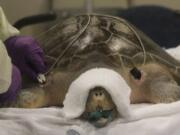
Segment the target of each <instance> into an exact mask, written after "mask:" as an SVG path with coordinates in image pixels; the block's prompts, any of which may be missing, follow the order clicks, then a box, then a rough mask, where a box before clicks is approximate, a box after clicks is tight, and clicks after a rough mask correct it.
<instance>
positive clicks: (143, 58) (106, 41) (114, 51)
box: [40, 14, 180, 78]
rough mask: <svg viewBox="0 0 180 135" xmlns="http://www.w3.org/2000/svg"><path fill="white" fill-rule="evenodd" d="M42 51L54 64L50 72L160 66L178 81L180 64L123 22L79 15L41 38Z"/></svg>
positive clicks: (58, 25) (120, 19) (95, 15)
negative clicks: (93, 65)
mask: <svg viewBox="0 0 180 135" xmlns="http://www.w3.org/2000/svg"><path fill="white" fill-rule="evenodd" d="M40 42H41V44H42V45H43V46H42V48H43V49H44V51H45V54H46V55H47V56H48V57H51V58H53V59H54V60H55V61H54V63H53V64H52V65H51V68H50V70H52V69H54V68H58V69H59V70H62V71H78V70H80V69H81V68H82V67H85V66H86V65H87V64H89V63H106V64H107V65H110V66H111V67H116V68H122V67H125V68H128V67H129V68H131V67H134V66H138V65H142V64H147V63H149V62H157V63H161V64H163V65H164V66H166V67H168V68H169V69H170V71H172V72H173V73H174V74H175V75H176V77H178V78H180V77H179V76H178V75H180V73H179V72H180V63H179V62H178V61H177V60H176V59H174V58H172V57H171V56H170V55H169V54H167V53H166V52H165V51H164V50H163V49H162V48H160V47H159V45H157V44H156V43H155V42H153V41H152V40H151V39H149V38H148V37H147V36H146V35H145V34H143V33H142V32H141V31H140V30H138V29H137V28H135V27H134V26H133V25H132V24H130V23H129V22H127V21H126V20H124V19H122V18H118V17H113V16H108V15H98V14H92V15H79V16H75V17H72V18H69V19H67V20H65V21H64V22H62V23H59V24H57V25H55V26H54V27H52V28H50V29H49V30H48V31H47V32H46V33H45V34H43V35H42V36H41V40H40Z"/></svg>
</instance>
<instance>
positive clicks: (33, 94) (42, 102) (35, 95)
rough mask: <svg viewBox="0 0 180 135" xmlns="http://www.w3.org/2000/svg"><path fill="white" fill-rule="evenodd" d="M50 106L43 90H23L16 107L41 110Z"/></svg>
mask: <svg viewBox="0 0 180 135" xmlns="http://www.w3.org/2000/svg"><path fill="white" fill-rule="evenodd" d="M47 105H48V98H47V96H46V94H45V91H44V90H43V89H41V88H36V89H28V90H22V91H21V92H20V93H19V95H18V98H17V101H16V105H15V107H20V108H39V107H45V106H47Z"/></svg>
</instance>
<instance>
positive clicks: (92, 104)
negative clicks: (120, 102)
mask: <svg viewBox="0 0 180 135" xmlns="http://www.w3.org/2000/svg"><path fill="white" fill-rule="evenodd" d="M116 116H117V111H116V107H115V104H114V103H113V101H112V99H111V96H110V95H109V93H108V92H107V91H106V90H105V88H103V87H95V88H93V89H91V90H90V93H89V96H88V99H87V102H86V108H85V112H84V114H83V118H85V119H86V120H88V121H89V122H91V123H92V124H93V125H95V126H96V127H103V126H105V125H106V124H107V123H109V122H110V121H112V120H113V119H114V118H115V117H116Z"/></svg>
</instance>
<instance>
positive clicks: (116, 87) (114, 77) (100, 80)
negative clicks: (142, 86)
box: [63, 68, 131, 118]
mask: <svg viewBox="0 0 180 135" xmlns="http://www.w3.org/2000/svg"><path fill="white" fill-rule="evenodd" d="M96 86H102V87H104V88H105V89H106V90H107V92H108V93H109V94H110V95H111V97H112V99H113V101H114V103H115V105H116V107H117V110H118V112H119V114H121V116H122V117H124V118H130V115H131V112H130V109H129V106H130V98H129V97H130V88H129V86H128V85H127V83H126V82H125V80H124V79H123V78H122V77H121V76H120V75H119V74H118V73H117V72H115V71H113V70H111V69H106V68H94V69H90V70H88V71H86V72H85V73H83V74H81V75H80V76H79V77H78V78H77V79H76V80H74V81H73V82H72V84H71V85H70V87H69V89H68V93H67V94H66V97H65V100H64V108H63V112H64V115H65V117H67V118H78V117H79V116H80V115H81V114H82V113H83V111H84V109H85V105H86V101H87V98H88V93H89V91H90V90H91V89H92V88H94V87H96Z"/></svg>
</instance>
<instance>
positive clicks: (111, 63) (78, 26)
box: [18, 14, 180, 126]
mask: <svg viewBox="0 0 180 135" xmlns="http://www.w3.org/2000/svg"><path fill="white" fill-rule="evenodd" d="M41 37H43V40H40V42H41V44H42V48H43V49H44V52H45V54H46V59H47V61H48V62H51V63H52V64H50V66H49V70H48V72H47V82H46V84H44V85H43V87H38V86H36V87H35V88H34V87H33V88H32V90H31V91H24V92H23V91H22V92H21V93H20V94H19V99H18V103H19V105H20V107H27V108H36V107H43V106H54V105H62V103H63V100H64V97H65V95H66V93H67V90H68V87H69V85H70V84H71V82H72V81H73V80H75V79H76V78H77V77H78V76H79V75H80V74H82V73H84V72H85V71H87V70H89V69H92V68H95V67H103V68H109V69H113V70H114V71H116V72H117V73H119V74H120V75H121V76H122V77H123V78H124V79H125V81H126V82H127V84H128V85H129V86H130V88H131V89H132V92H131V97H130V100H131V103H139V102H151V103H160V102H165V103H169V102H173V101H176V100H178V99H180V87H179V83H180V73H179V72H180V63H179V61H177V60H176V59H174V58H173V57H171V56H170V55H169V54H167V53H166V52H165V51H164V50H163V49H162V48H160V47H159V46H158V45H157V44H156V43H154V42H153V41H152V40H151V39H149V38H148V37H147V36H145V35H144V34H143V33H142V32H141V31H140V30H138V29H137V28H135V27H134V26H133V25H132V24H130V23H129V22H127V21H126V20H124V19H122V18H119V17H114V16H108V15H99V14H91V15H79V16H75V17H71V18H69V19H67V20H65V21H64V22H62V23H58V24H57V25H55V26H54V27H52V28H50V29H49V30H48V31H47V32H46V33H45V34H43V35H41ZM117 115H118V114H117V112H116V106H115V105H114V103H113V101H112V99H111V96H110V95H109V94H108V92H107V91H106V89H105V88H103V87H99V86H97V87H95V88H93V89H92V90H91V91H90V93H89V97H88V99H87V103H86V110H85V112H84V114H83V115H82V117H83V118H85V119H88V120H89V121H94V122H95V124H97V125H98V126H104V125H105V124H106V123H107V119H109V118H110V116H111V118H112V119H113V118H115V117H116V116H117Z"/></svg>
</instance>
